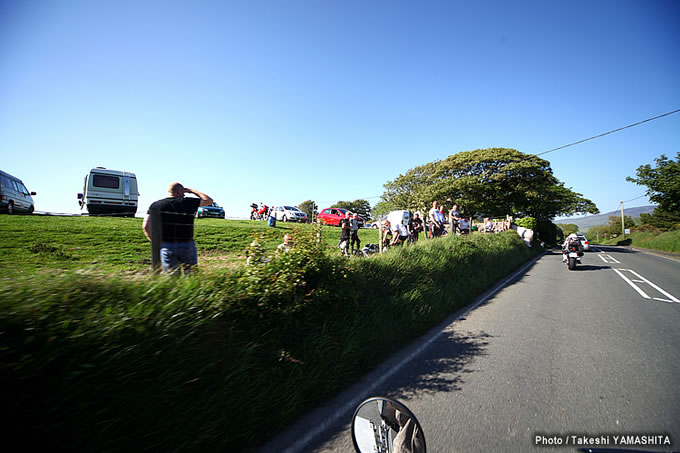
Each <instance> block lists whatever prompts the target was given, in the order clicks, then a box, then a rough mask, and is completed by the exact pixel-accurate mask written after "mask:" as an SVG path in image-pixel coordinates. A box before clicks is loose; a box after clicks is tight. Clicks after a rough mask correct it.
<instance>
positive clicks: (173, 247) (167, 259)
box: [161, 241, 198, 273]
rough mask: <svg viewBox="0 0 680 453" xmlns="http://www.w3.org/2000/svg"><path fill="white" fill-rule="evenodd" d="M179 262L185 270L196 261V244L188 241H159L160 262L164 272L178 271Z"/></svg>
mask: <svg viewBox="0 0 680 453" xmlns="http://www.w3.org/2000/svg"><path fill="white" fill-rule="evenodd" d="M180 263H181V264H182V265H183V266H182V267H183V268H184V270H185V271H188V270H189V269H191V267H192V266H195V265H196V264H197V263H198V256H197V255H196V244H194V241H189V242H161V264H162V265H163V270H164V271H166V272H172V273H178V272H179V265H180Z"/></svg>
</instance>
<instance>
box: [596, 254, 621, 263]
mask: <svg viewBox="0 0 680 453" xmlns="http://www.w3.org/2000/svg"><path fill="white" fill-rule="evenodd" d="M597 256H599V257H600V259H601V260H602V261H604V262H605V263H607V264H611V263H618V264H621V262H620V261H618V260H617V259H616V258H614V257H613V256H611V255H605V254H604V252H601V253H598V255H597Z"/></svg>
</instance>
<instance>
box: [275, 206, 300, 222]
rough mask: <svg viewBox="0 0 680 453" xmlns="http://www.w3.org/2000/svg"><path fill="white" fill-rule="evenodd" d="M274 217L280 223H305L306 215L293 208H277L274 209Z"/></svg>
mask: <svg viewBox="0 0 680 453" xmlns="http://www.w3.org/2000/svg"><path fill="white" fill-rule="evenodd" d="M274 217H276V220H280V221H282V222H306V221H307V214H305V213H304V212H302V211H300V210H299V209H298V208H296V207H294V206H277V207H276V208H275V209H274Z"/></svg>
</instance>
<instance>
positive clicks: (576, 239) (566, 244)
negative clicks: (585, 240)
mask: <svg viewBox="0 0 680 453" xmlns="http://www.w3.org/2000/svg"><path fill="white" fill-rule="evenodd" d="M572 242H575V243H576V244H577V247H578V256H583V244H582V243H581V239H579V237H578V236H577V235H576V233H571V234H570V235H569V236H567V238H566V239H565V240H564V243H563V244H562V262H563V263H566V262H567V260H568V259H569V258H568V256H569V245H570V244H571V243H572Z"/></svg>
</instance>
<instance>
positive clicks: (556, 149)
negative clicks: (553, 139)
mask: <svg viewBox="0 0 680 453" xmlns="http://www.w3.org/2000/svg"><path fill="white" fill-rule="evenodd" d="M678 112H680V109H678V110H673V111H672V112H668V113H664V114H663V115H659V116H655V117H654V118H648V119H646V120H644V121H638V122H637V123H633V124H629V125H628V126H624V127H620V128H618V129H614V130H613V131H609V132H605V133H604V134H599V135H594V136H592V137H588V138H585V139H583V140H579V141H577V142H574V143H569V144H568V145H563V146H560V147H558V148H554V149H549V150H548V151H543V152H542V153H538V154H536V156H542V155H544V154H548V153H552V152H555V151H558V150H560V149H564V148H568V147H569V146H574V145H578V144H580V143H583V142H587V141H588V140H594V139H596V138H600V137H604V136H605V135H609V134H613V133H614V132H619V131H622V130H624V129H628V128H629V127H633V126H639V125H640V124H644V123H648V122H650V121H654V120H658V119H659V118H663V117H664V116H669V115H672V114H674V113H678Z"/></svg>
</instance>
